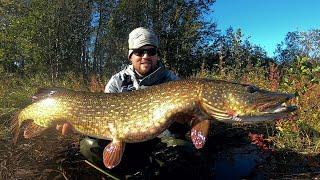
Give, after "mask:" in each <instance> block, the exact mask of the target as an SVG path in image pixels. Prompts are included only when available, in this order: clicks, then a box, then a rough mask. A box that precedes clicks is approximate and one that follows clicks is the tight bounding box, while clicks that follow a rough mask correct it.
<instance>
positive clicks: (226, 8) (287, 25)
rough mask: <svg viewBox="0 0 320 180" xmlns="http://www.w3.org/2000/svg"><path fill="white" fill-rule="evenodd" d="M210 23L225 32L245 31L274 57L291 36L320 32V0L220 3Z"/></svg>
mask: <svg viewBox="0 0 320 180" xmlns="http://www.w3.org/2000/svg"><path fill="white" fill-rule="evenodd" d="M210 19H211V20H213V21H215V22H216V23H217V25H218V29H220V30H222V32H225V30H226V29H227V28H229V27H230V26H231V27H232V28H233V29H234V30H236V29H238V28H241V30H242V32H243V34H244V36H245V37H250V38H249V41H250V42H251V43H252V44H256V45H259V46H260V47H262V48H263V49H264V50H266V52H267V55H268V56H270V57H272V56H273V55H274V51H275V49H276V46H277V44H279V43H281V41H284V38H285V35H286V34H287V33H288V32H292V31H308V30H311V29H320V0H216V2H215V3H214V5H213V13H212V15H211V16H210Z"/></svg>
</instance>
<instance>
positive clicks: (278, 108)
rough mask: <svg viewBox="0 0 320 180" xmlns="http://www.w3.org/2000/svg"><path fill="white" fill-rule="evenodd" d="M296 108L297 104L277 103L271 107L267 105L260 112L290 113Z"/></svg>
mask: <svg viewBox="0 0 320 180" xmlns="http://www.w3.org/2000/svg"><path fill="white" fill-rule="evenodd" d="M296 109H297V106H294V105H287V104H286V103H282V104H277V105H275V106H273V107H268V108H266V109H265V110H264V111H262V112H261V113H262V114H276V113H290V112H293V111H295V110H296Z"/></svg>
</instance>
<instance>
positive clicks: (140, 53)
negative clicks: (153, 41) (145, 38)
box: [133, 48, 157, 56]
mask: <svg viewBox="0 0 320 180" xmlns="http://www.w3.org/2000/svg"><path fill="white" fill-rule="evenodd" d="M133 54H135V55H136V56H143V55H144V54H148V56H154V55H156V54H157V49H156V48H151V49H135V50H133Z"/></svg>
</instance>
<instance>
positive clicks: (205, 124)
mask: <svg viewBox="0 0 320 180" xmlns="http://www.w3.org/2000/svg"><path fill="white" fill-rule="evenodd" d="M209 128H210V121H209V120H202V121H199V122H196V123H195V125H193V126H192V129H191V140H192V143H193V145H194V146H195V147H196V148H197V149H201V148H202V147H203V146H204V145H205V143H206V140H207V137H208V133H209Z"/></svg>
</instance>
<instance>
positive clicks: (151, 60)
mask: <svg viewBox="0 0 320 180" xmlns="http://www.w3.org/2000/svg"><path fill="white" fill-rule="evenodd" d="M130 61H131V63H132V65H133V68H134V69H135V70H136V71H137V72H138V73H139V74H140V75H142V76H146V75H148V74H150V73H152V72H153V71H154V70H155V69H156V68H157V63H158V54H157V49H156V48H155V47H154V46H149V45H146V46H142V47H141V48H139V49H136V50H134V51H133V53H132V55H131V57H130Z"/></svg>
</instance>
